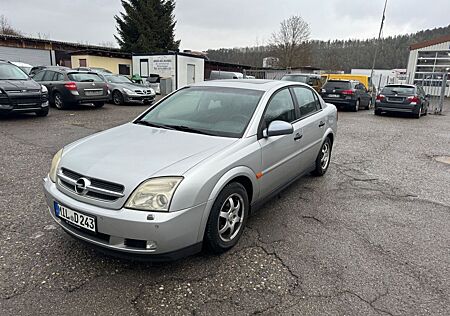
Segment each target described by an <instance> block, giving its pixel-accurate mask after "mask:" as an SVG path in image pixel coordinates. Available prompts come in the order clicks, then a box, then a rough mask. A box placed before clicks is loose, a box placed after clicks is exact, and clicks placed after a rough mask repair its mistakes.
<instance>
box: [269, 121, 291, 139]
mask: <svg viewBox="0 0 450 316" xmlns="http://www.w3.org/2000/svg"><path fill="white" fill-rule="evenodd" d="M293 133H294V127H293V126H292V124H291V123H288V122H285V121H272V122H271V123H270V124H269V127H268V128H266V129H265V130H264V131H263V136H264V137H266V138H267V137H271V136H280V135H289V134H293Z"/></svg>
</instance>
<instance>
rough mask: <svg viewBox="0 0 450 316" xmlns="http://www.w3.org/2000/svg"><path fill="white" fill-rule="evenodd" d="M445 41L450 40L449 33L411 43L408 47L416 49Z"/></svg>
mask: <svg viewBox="0 0 450 316" xmlns="http://www.w3.org/2000/svg"><path fill="white" fill-rule="evenodd" d="M445 42H450V34H447V35H444V36H441V37H437V38H435V39H431V40H429V41H425V42H421V43H416V44H413V45H411V46H410V47H409V49H410V50H416V49H420V48H424V47H428V46H432V45H437V44H441V43H445Z"/></svg>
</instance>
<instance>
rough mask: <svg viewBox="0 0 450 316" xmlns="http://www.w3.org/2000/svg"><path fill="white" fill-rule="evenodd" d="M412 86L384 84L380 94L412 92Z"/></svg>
mask: <svg viewBox="0 0 450 316" xmlns="http://www.w3.org/2000/svg"><path fill="white" fill-rule="evenodd" d="M414 90H415V89H414V87H409V86H386V87H384V88H383V90H382V91H381V93H382V94H392V93H396V94H414V93H415V91H414Z"/></svg>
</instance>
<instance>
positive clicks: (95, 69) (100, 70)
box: [73, 67, 112, 74]
mask: <svg viewBox="0 0 450 316" xmlns="http://www.w3.org/2000/svg"><path fill="white" fill-rule="evenodd" d="M73 70H78V71H91V72H97V73H104V74H112V72H111V71H109V70H108V69H106V68H101V67H78V68H73Z"/></svg>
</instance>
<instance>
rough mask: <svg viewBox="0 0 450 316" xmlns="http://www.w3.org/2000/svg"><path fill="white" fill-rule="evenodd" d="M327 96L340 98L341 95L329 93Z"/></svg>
mask: <svg viewBox="0 0 450 316" xmlns="http://www.w3.org/2000/svg"><path fill="white" fill-rule="evenodd" d="M328 97H329V98H340V97H341V96H340V95H339V94H329V95H328Z"/></svg>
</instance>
